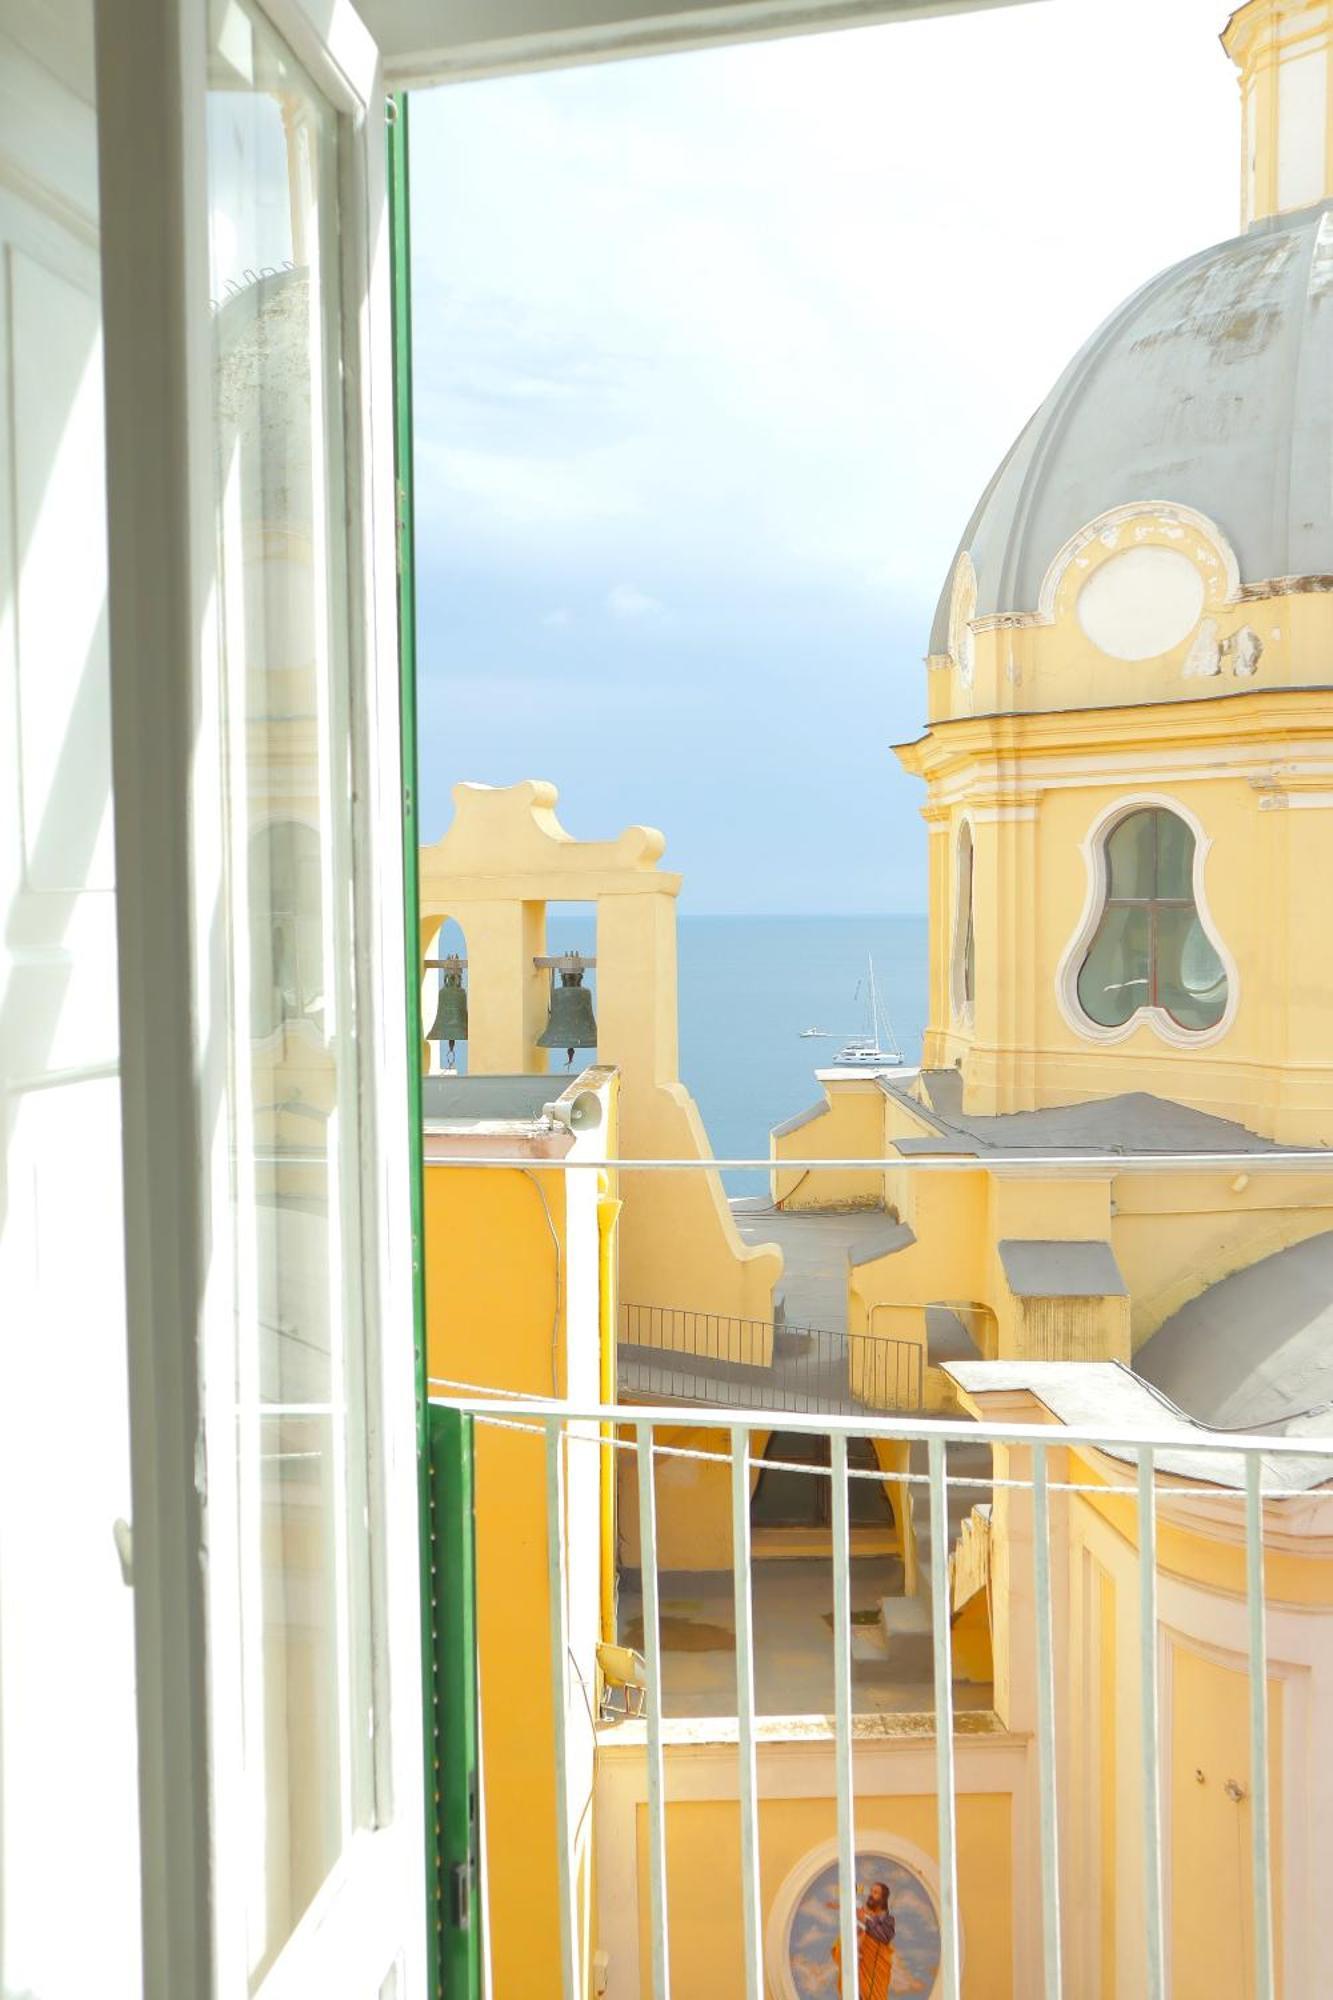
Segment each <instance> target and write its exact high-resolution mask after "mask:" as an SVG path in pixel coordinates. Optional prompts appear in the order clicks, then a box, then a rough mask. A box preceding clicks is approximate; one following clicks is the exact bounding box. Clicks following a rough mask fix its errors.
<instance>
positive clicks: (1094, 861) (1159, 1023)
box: [1055, 792, 1240, 1049]
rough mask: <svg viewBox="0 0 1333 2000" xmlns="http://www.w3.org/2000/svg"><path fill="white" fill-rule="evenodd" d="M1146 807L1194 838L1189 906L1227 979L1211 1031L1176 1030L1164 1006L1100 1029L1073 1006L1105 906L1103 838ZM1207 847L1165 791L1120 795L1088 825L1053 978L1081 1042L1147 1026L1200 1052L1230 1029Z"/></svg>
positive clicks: (1233, 986)
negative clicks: (1208, 889) (1067, 933)
mask: <svg viewBox="0 0 1333 2000" xmlns="http://www.w3.org/2000/svg"><path fill="white" fill-rule="evenodd" d="M1152 807H1158V808H1160V809H1161V810H1162V811H1164V812H1169V813H1174V814H1175V815H1176V817H1177V818H1178V819H1180V820H1183V822H1184V823H1185V825H1186V826H1187V827H1188V828H1189V829H1190V831H1191V833H1192V834H1193V835H1194V872H1193V877H1192V880H1191V885H1190V886H1191V888H1192V890H1193V893H1194V907H1195V909H1196V910H1197V911H1198V914H1199V922H1200V923H1201V924H1202V926H1203V928H1204V931H1205V932H1206V933H1207V936H1208V940H1209V942H1210V943H1211V944H1212V946H1213V949H1214V950H1215V951H1216V953H1217V955H1218V957H1219V958H1220V959H1221V961H1222V965H1223V968H1224V970H1225V972H1226V977H1227V999H1226V1006H1225V1007H1224V1009H1223V1011H1222V1017H1221V1019H1220V1020H1219V1021H1217V1022H1215V1023H1214V1025H1213V1026H1212V1027H1211V1028H1182V1027H1181V1025H1180V1023H1179V1022H1178V1021H1175V1020H1173V1019H1172V1017H1171V1015H1170V1014H1168V1013H1167V1011H1166V1009H1165V1008H1164V1007H1139V1008H1138V1009H1136V1011H1135V1012H1134V1013H1133V1014H1131V1015H1130V1017H1129V1019H1128V1020H1127V1021H1125V1022H1123V1023H1122V1024H1121V1025H1120V1026H1119V1027H1113V1028H1106V1027H1102V1026H1101V1024H1100V1023H1099V1022H1097V1021H1093V1020H1090V1019H1089V1017H1088V1015H1086V1014H1085V1013H1084V1011H1083V1008H1082V1006H1081V1005H1080V1003H1079V998H1078V975H1079V972H1080V970H1081V969H1082V965H1083V960H1084V958H1085V957H1086V955H1087V952H1088V948H1089V946H1090V945H1091V943H1092V940H1093V937H1094V936H1095V934H1096V931H1097V926H1098V924H1099V923H1100V922H1101V918H1102V912H1103V909H1104V908H1105V904H1106V891H1107V866H1106V842H1107V838H1108V836H1109V835H1110V834H1111V833H1112V832H1113V831H1114V830H1115V828H1116V827H1117V826H1118V825H1119V823H1120V821H1121V820H1123V819H1127V818H1128V817H1129V815H1130V814H1131V813H1133V812H1139V811H1141V810H1143V809H1144V808H1152ZM1211 846H1212V841H1211V839H1210V838H1209V836H1208V834H1207V833H1206V832H1205V831H1204V828H1203V824H1202V822H1201V821H1200V820H1199V818H1198V817H1197V815H1196V814H1194V813H1193V812H1191V811H1190V808H1189V807H1188V806H1187V805H1184V804H1182V802H1181V801H1180V800H1179V799H1178V798H1175V797H1173V796H1172V795H1171V794H1170V793H1167V792H1129V793H1126V794H1125V796H1124V797H1123V798H1120V799H1117V800H1116V802H1115V804H1114V805H1113V806H1109V807H1107V809H1106V811H1105V812H1103V813H1101V814H1099V815H1098V817H1097V818H1096V819H1095V820H1094V821H1093V823H1092V825H1091V826H1090V827H1089V829H1088V831H1087V833H1086V834H1085V835H1084V837H1083V840H1082V842H1081V843H1080V851H1081V853H1082V855H1083V860H1084V865H1085V866H1086V869H1087V876H1088V886H1087V893H1086V897H1085V900H1084V904H1083V909H1082V913H1081V914H1080V917H1079V920H1078V924H1077V926H1076V927H1075V930H1074V934H1073V937H1072V938H1071V940H1070V942H1069V944H1068V945H1067V946H1066V948H1065V952H1064V956H1063V957H1062V958H1061V960H1060V964H1059V967H1058V968H1057V970H1056V975H1055V999H1056V1005H1057V1006H1058V1007H1059V1010H1060V1014H1061V1017H1062V1019H1063V1020H1064V1022H1065V1024H1066V1026H1068V1027H1070V1028H1072V1029H1073V1031H1074V1033H1075V1034H1076V1035H1077V1036H1078V1037H1079V1039H1080V1040H1081V1041H1085V1042H1095V1043H1098V1044H1099V1045H1100V1046H1101V1047H1103V1048H1110V1047H1112V1046H1114V1045H1115V1044H1116V1043H1117V1042H1124V1041H1128V1039H1129V1037H1130V1036H1131V1035H1133V1034H1135V1033H1136V1032H1137V1031H1138V1029H1139V1028H1141V1027H1149V1028H1151V1029H1152V1030H1153V1032H1154V1033H1155V1034H1156V1035H1157V1036H1158V1038H1159V1039H1160V1040H1161V1041H1163V1042H1166V1043H1167V1044H1168V1045H1169V1046H1170V1047H1171V1048H1176V1049H1206V1048H1211V1047H1212V1046H1213V1044H1214V1043H1215V1042H1220V1041H1221V1039H1222V1037H1223V1036H1224V1035H1225V1034H1226V1033H1227V1032H1228V1031H1229V1030H1230V1028H1231V1025H1232V1023H1233V1021H1234V1020H1235V1018H1236V1012H1237V1009H1238V1008H1239V1006H1240V969H1239V967H1238V966H1237V964H1236V961H1235V958H1234V957H1233V955H1232V953H1231V952H1230V951H1229V950H1228V948H1227V944H1226V940H1225V938H1224V937H1223V936H1222V933H1221V931H1220V930H1219V928H1218V926H1217V924H1216V922H1215V921H1214V918H1213V915H1212V912H1211V911H1210V909H1209V907H1208V898H1207V895H1206V893H1205V890H1204V869H1205V864H1206V862H1207V858H1208V851H1209V849H1210V847H1211Z"/></svg>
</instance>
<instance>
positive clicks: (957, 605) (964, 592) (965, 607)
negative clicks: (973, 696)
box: [949, 549, 977, 693]
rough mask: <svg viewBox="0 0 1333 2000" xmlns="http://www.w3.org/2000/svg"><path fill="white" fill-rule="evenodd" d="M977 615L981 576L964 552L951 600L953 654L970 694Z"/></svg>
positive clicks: (950, 651)
mask: <svg viewBox="0 0 1333 2000" xmlns="http://www.w3.org/2000/svg"><path fill="white" fill-rule="evenodd" d="M976 612H977V576H976V571H975V570H974V569H973V567H972V558H971V556H970V555H969V554H968V552H967V550H966V549H964V550H963V553H962V554H961V555H960V556H959V558H958V561H957V562H956V563H955V564H954V572H953V588H952V591H951V593H950V597H949V653H950V657H951V658H952V659H953V661H954V663H955V664H956V666H957V668H958V678H959V681H960V682H961V683H962V685H963V687H964V688H966V689H967V690H968V691H969V693H970V692H971V688H972V683H973V680H974V679H975V677H976V639H975V636H974V633H973V629H972V620H973V619H974V618H975V617H976Z"/></svg>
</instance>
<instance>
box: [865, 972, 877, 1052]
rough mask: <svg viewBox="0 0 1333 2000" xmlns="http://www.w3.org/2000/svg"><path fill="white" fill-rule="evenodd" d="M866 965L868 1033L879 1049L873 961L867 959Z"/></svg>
mask: <svg viewBox="0 0 1333 2000" xmlns="http://www.w3.org/2000/svg"><path fill="white" fill-rule="evenodd" d="M866 964H867V965H868V966H869V968H870V1032H871V1035H872V1036H873V1037H874V1042H875V1047H876V1048H878V1047H879V997H878V995H877V994H876V992H875V961H874V959H873V958H870V957H867V959H866Z"/></svg>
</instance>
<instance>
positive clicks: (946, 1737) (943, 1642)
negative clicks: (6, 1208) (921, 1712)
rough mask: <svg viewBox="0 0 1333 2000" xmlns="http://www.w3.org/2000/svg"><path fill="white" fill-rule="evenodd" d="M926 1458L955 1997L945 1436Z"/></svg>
mask: <svg viewBox="0 0 1333 2000" xmlns="http://www.w3.org/2000/svg"><path fill="white" fill-rule="evenodd" d="M926 1449H927V1453H928V1456H929V1462H930V1589H931V1600H932V1601H931V1623H932V1626H933V1629H934V1638H935V1790H936V1794H937V1807H938V1815H939V1848H940V1946H941V1950H940V1983H939V1992H940V2000H960V1992H961V1989H960V1987H959V1983H958V1970H959V1967H958V1957H959V1954H958V1812H957V1804H956V1801H955V1798H954V1768H953V1645H952V1633H951V1626H950V1618H949V1507H948V1491H947V1488H946V1487H945V1483H944V1468H945V1456H944V1440H943V1438H939V1437H933V1438H931V1439H930V1441H929V1444H928V1445H927V1447H926Z"/></svg>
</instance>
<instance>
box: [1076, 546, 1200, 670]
mask: <svg viewBox="0 0 1333 2000" xmlns="http://www.w3.org/2000/svg"><path fill="white" fill-rule="evenodd" d="M1202 611H1203V578H1202V576H1201V575H1200V574H1199V572H1198V570H1197V569H1196V568H1195V566H1194V564H1193V563H1192V562H1191V561H1190V559H1189V557H1188V556H1183V555H1180V554H1179V553H1178V552H1177V551H1176V550H1175V549H1163V548H1157V547H1152V546H1150V547H1146V548H1138V549H1122V550H1121V552H1120V553H1119V555H1114V556H1111V557H1109V558H1108V560H1107V561H1106V562H1104V563H1102V564H1101V565H1100V566H1099V567H1098V568H1097V569H1095V570H1094V571H1093V573H1092V575H1091V576H1090V577H1089V578H1088V580H1087V582H1086V583H1085V584H1084V586H1083V588H1082V590H1081V591H1080V592H1079V594H1078V622H1079V624H1080V625H1081V626H1082V627H1083V630H1084V632H1085V633H1086V634H1087V636H1088V638H1089V639H1091V641H1092V643H1093V645H1094V646H1097V647H1099V648H1100V649H1101V651H1102V652H1103V653H1109V654H1110V655H1111V657H1112V659H1115V660H1153V659H1156V658H1157V656H1158V654H1159V653H1169V652H1170V651H1171V650H1172V648H1173V647H1176V646H1178V645H1180V644H1181V642H1182V640H1185V639H1188V637H1189V635H1190V633H1191V632H1192V631H1193V630H1194V627H1195V626H1196V625H1197V624H1198V622H1199V618H1200V615H1201V613H1202Z"/></svg>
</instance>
